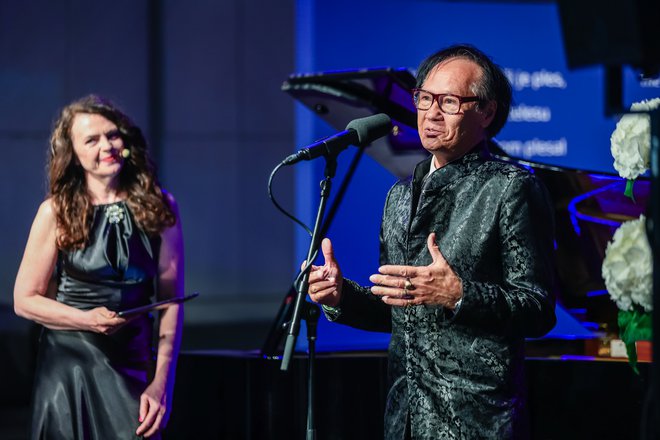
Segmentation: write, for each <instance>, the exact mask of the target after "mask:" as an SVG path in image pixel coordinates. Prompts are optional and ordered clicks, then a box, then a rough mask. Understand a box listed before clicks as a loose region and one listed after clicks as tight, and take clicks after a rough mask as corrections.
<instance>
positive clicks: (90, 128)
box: [71, 113, 124, 184]
mask: <svg viewBox="0 0 660 440" xmlns="http://www.w3.org/2000/svg"><path fill="white" fill-rule="evenodd" d="M71 141H72V143H73V151H74V153H75V154H76V157H77V158H78V161H79V162H80V165H81V166H82V168H83V169H84V170H85V178H86V179H87V181H89V180H90V179H94V180H98V181H101V182H103V183H106V184H110V183H112V182H114V181H115V179H117V177H118V176H119V172H120V171H121V169H122V166H123V164H124V159H123V158H122V155H121V152H122V150H123V149H124V141H123V140H122V138H121V136H120V134H119V129H118V128H117V126H116V125H115V124H114V123H113V122H111V121H109V120H108V119H106V118H105V117H103V116H101V115H98V114H91V113H78V114H76V115H75V116H74V118H73V124H71Z"/></svg>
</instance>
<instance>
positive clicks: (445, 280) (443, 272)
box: [369, 232, 463, 310]
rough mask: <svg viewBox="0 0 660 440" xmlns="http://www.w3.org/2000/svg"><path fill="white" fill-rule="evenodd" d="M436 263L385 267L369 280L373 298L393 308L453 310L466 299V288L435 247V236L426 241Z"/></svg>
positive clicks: (432, 234) (379, 269)
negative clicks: (415, 306) (412, 306)
mask: <svg viewBox="0 0 660 440" xmlns="http://www.w3.org/2000/svg"><path fill="white" fill-rule="evenodd" d="M426 244H427V246H428V249H429V253H430V254H431V258H432V259H433V262H432V263H431V264H429V265H428V266H422V267H417V266H396V265H385V266H381V267H380V268H378V272H379V273H378V274H374V275H371V276H370V277H369V280H370V281H371V282H372V283H374V284H376V285H375V286H373V287H372V288H371V292H372V293H373V294H374V295H378V296H381V297H382V300H383V302H384V303H386V304H389V305H392V306H409V305H419V304H426V305H441V306H443V307H446V308H448V309H451V310H453V309H454V308H455V307H456V303H457V302H458V301H459V300H460V299H461V298H462V297H463V284H462V282H461V279H460V278H458V276H457V275H456V273H455V272H454V271H453V270H452V268H451V267H450V266H449V263H447V260H445V257H444V256H443V255H442V253H441V252H440V249H439V248H438V245H436V243H435V232H432V233H431V234H430V235H429V237H428V240H427V243H426Z"/></svg>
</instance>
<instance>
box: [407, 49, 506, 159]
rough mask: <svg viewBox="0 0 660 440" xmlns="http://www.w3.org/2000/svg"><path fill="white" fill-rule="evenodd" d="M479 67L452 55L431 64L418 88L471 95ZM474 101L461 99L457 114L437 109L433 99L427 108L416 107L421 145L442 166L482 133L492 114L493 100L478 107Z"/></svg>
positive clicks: (493, 112)
mask: <svg viewBox="0 0 660 440" xmlns="http://www.w3.org/2000/svg"><path fill="white" fill-rule="evenodd" d="M481 74H482V73H481V68H480V67H479V66H478V65H477V64H475V63H474V62H472V61H470V60H467V59H463V58H452V59H449V60H446V61H444V62H442V63H440V64H438V65H437V66H436V67H434V68H433V69H432V70H431V72H430V73H429V74H428V76H427V77H426V79H425V80H424V84H422V87H421V88H422V89H424V90H426V91H428V92H431V93H436V94H440V93H443V94H453V95H458V96H461V97H464V98H467V97H473V96H475V94H474V92H473V91H472V90H471V86H472V85H473V84H477V83H478V81H479V80H480V79H481ZM477 105H478V103H477V102H465V103H462V104H461V107H460V109H459V111H458V113H457V114H455V115H449V114H445V113H443V112H442V111H441V110H440V107H439V105H438V102H437V100H434V102H433V105H432V106H431V108H430V109H428V110H417V129H418V131H419V137H420V139H421V141H422V145H423V146H424V148H425V149H426V150H428V151H429V152H430V153H432V154H433V155H434V156H435V157H436V165H438V166H443V165H445V164H446V163H447V162H450V161H452V160H454V159H457V158H459V157H461V156H462V155H464V154H465V153H467V152H468V151H469V150H470V149H471V148H472V147H474V146H475V145H477V143H479V142H480V141H482V140H483V139H485V137H486V127H488V125H489V124H490V122H491V121H492V119H493V117H494V115H495V109H496V104H495V102H494V101H491V102H489V103H487V104H486V105H485V106H484V108H483V109H482V110H478V109H477Z"/></svg>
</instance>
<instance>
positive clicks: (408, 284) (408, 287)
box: [403, 277, 415, 291]
mask: <svg viewBox="0 0 660 440" xmlns="http://www.w3.org/2000/svg"><path fill="white" fill-rule="evenodd" d="M403 290H406V291H408V290H415V285H414V284H413V283H412V281H410V277H406V280H405V281H404V282H403Z"/></svg>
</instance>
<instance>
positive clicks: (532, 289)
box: [326, 147, 555, 440]
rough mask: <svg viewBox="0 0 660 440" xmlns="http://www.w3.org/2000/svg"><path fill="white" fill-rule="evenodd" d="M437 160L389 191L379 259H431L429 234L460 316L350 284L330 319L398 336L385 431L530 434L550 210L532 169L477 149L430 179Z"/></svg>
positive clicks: (548, 282)
mask: <svg viewBox="0 0 660 440" xmlns="http://www.w3.org/2000/svg"><path fill="white" fill-rule="evenodd" d="M430 161H431V158H429V159H427V160H425V161H423V162H421V163H420V164H419V165H418V166H417V167H416V169H415V172H414V175H413V177H412V178H411V179H408V180H407V181H401V182H398V183H397V184H395V185H394V186H393V187H392V189H391V190H390V192H389V194H388V197H387V201H386V204H385V210H384V213H383V219H382V226H381V234H380V247H381V257H380V260H381V261H380V262H381V264H404V265H414V266H424V265H428V264H430V263H431V256H430V254H429V252H428V248H427V244H426V241H427V237H428V235H429V234H430V233H431V232H435V233H436V237H437V238H436V240H437V244H438V247H439V248H440V251H441V252H442V254H443V255H444V257H445V258H446V259H447V261H448V263H449V265H450V266H451V267H452V268H453V270H454V271H455V272H456V274H457V275H458V276H459V277H460V278H461V280H462V282H463V294H464V296H463V300H462V304H461V305H460V307H459V308H458V309H457V310H456V311H451V310H449V309H445V308H443V307H441V306H427V305H420V306H411V307H406V308H401V307H392V308H390V307H389V306H387V305H385V304H384V303H383V302H382V301H381V300H380V298H378V297H376V296H374V295H372V294H371V293H370V291H369V289H368V288H367V287H361V286H359V285H358V284H356V283H354V282H353V281H350V280H348V279H347V280H345V282H344V288H343V294H342V300H341V303H340V304H339V306H338V308H336V309H335V310H334V313H333V312H332V311H328V310H326V315H327V316H328V318H329V319H330V320H332V321H335V322H339V323H344V324H348V325H351V326H354V327H358V328H362V329H367V330H373V331H391V332H392V338H391V342H390V347H389V376H390V377H389V379H390V389H389V392H388V397H387V407H386V411H385V438H386V439H392V440H394V439H397V440H398V439H402V438H403V436H404V430H405V427H406V423H408V422H409V423H410V427H411V432H412V437H413V439H415V440H421V439H434V440H435V439H470V440H472V439H482V438H487V439H497V440H502V439H509V438H526V437H527V435H528V431H527V424H526V415H525V382H524V381H525V378H524V372H523V366H524V339H525V337H538V336H542V335H543V334H545V333H546V332H548V331H549V330H550V329H551V328H552V327H553V326H554V324H555V313H554V305H555V303H554V296H553V293H552V284H553V282H552V281H553V275H554V267H553V263H552V261H553V257H552V255H553V243H554V239H553V230H554V228H553V223H554V222H553V211H552V209H551V204H550V202H549V197H548V195H547V191H546V190H545V188H544V187H543V186H542V184H541V183H540V182H539V181H538V180H537V179H536V178H535V177H534V176H533V175H532V174H530V173H529V172H528V171H527V170H525V169H523V168H521V167H518V166H516V165H513V164H509V163H505V162H502V161H496V160H494V159H493V158H492V157H491V156H490V155H489V154H488V152H487V151H486V149H485V148H481V147H478V148H476V149H475V150H472V152H470V153H468V154H466V155H465V156H463V157H462V158H460V159H457V160H456V161H454V162H451V163H449V164H447V165H446V166H444V167H442V168H440V169H438V170H436V171H435V172H434V173H433V174H432V175H431V176H429V177H428V178H426V179H425V177H426V175H427V174H428V172H429V169H430Z"/></svg>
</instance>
